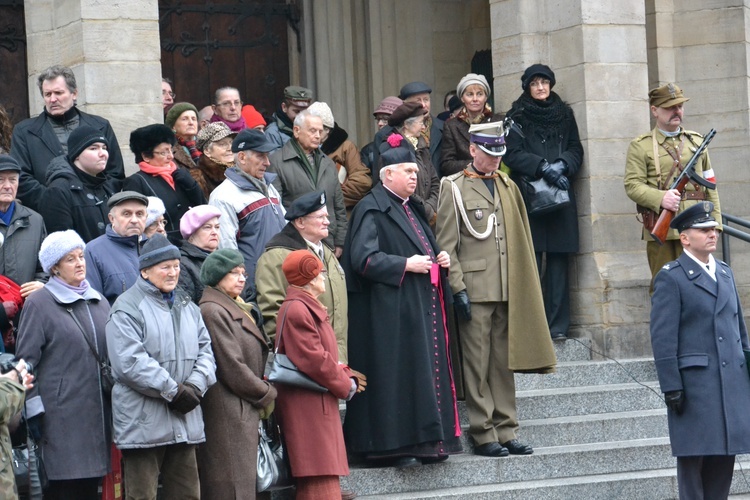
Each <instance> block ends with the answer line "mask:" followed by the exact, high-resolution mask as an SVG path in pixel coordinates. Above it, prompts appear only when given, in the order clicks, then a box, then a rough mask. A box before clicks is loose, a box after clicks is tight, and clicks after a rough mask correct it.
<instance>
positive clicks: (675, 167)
mask: <svg viewBox="0 0 750 500" xmlns="http://www.w3.org/2000/svg"><path fill="white" fill-rule="evenodd" d="M649 97H650V100H649V102H650V104H651V106H657V107H662V108H669V107H671V106H675V105H677V104H681V103H683V102H685V101H687V100H688V98H686V97H684V96H683V93H682V90H680V88H679V87H678V86H677V85H674V84H671V83H670V84H668V85H664V86H662V87H659V88H657V89H654V90H652V91H651V92H649ZM701 142H703V137H702V136H701V135H700V134H699V133H697V132H692V131H689V130H684V129H683V128H680V130H679V133H678V134H676V135H674V136H672V137H668V136H666V135H665V134H664V133H663V132H662V131H661V130H659V129H658V128H656V127H654V129H653V130H652V131H651V132H649V133H648V134H643V135H641V136H638V137H636V138H635V139H634V140H633V141H631V143H630V147H629V149H628V155H627V163H626V165H625V192H626V193H627V195H628V197H629V198H630V199H631V200H633V201H634V202H635V203H636V204H637V205H638V207H639V208H638V211H639V213H641V217H645V218H648V217H649V216H653V214H656V215H658V214H659V212H660V211H661V201H662V198H663V197H664V193H665V191H667V190H668V189H669V186H671V185H672V183H673V182H674V180H675V178H677V176H679V175H680V172H681V171H682V169H683V167H684V166H685V165H687V164H688V162H689V161H690V159H691V158H692V156H693V152H694V151H695V150H696V149H697V148H698V146H700V144H701ZM654 158H658V159H659V161H658V162H656V161H654ZM695 170H696V172H698V173H699V174H702V175H703V177H704V178H705V179H708V180H711V181H714V173H713V169H712V168H711V161H710V160H709V158H708V151H706V152H705V153H704V154H703V157H702V158H700V159H699V160H698V162H697V165H696V167H695ZM701 200H708V201H710V202H712V203H713V204H714V212H713V216H714V217H715V218H716V220H718V221H721V214H720V206H719V194H718V192H717V191H716V190H715V189H707V188H705V187H702V186H697V185H696V184H694V183H692V182H689V183H688V185H687V187H686V188H685V194H684V195H683V197H682V201H681V202H680V210H679V212H682V211H683V210H685V209H686V208H688V207H691V206H693V205H695V204H696V203H697V202H698V201H701ZM648 211H651V214H649V212H648ZM679 212H678V213H679ZM655 221H656V218H654V222H655ZM642 238H643V239H644V240H647V242H648V243H647V246H646V253H647V255H648V261H649V267H650V268H651V276H652V277H655V276H656V273H658V272H659V270H660V269H661V268H662V266H663V265H664V264H666V263H667V262H669V261H671V260H674V259H676V258H677V257H678V256H679V255H680V254H681V253H682V246H681V245H680V242H679V233H678V232H677V231H675V230H674V229H671V230H670V231H669V233H668V234H667V241H666V242H665V243H664V245H659V243H657V242H655V241H653V240H652V238H651V235H650V234H649V231H647V230H646V229H645V228H644V230H643V235H642Z"/></svg>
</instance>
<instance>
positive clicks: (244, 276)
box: [229, 271, 247, 280]
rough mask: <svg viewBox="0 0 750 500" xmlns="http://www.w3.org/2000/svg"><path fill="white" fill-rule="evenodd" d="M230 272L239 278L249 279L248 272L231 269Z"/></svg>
mask: <svg viewBox="0 0 750 500" xmlns="http://www.w3.org/2000/svg"><path fill="white" fill-rule="evenodd" d="M229 274H231V275H232V276H234V277H235V278H237V279H238V280H247V273H244V272H242V271H229Z"/></svg>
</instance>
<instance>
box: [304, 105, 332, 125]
mask: <svg viewBox="0 0 750 500" xmlns="http://www.w3.org/2000/svg"><path fill="white" fill-rule="evenodd" d="M307 111H309V112H310V114H311V115H313V116H317V117H319V118H320V119H321V120H323V125H325V126H326V127H328V128H333V126H334V119H333V111H331V108H330V107H328V104H326V103H324V102H319V101H316V102H314V103H312V104H310V107H309V108H307Z"/></svg>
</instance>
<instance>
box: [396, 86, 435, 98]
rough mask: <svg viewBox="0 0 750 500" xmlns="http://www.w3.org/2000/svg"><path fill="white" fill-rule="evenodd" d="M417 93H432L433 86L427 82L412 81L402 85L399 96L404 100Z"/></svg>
mask: <svg viewBox="0 0 750 500" xmlns="http://www.w3.org/2000/svg"><path fill="white" fill-rule="evenodd" d="M415 94H432V88H431V87H430V86H429V85H427V84H426V83H425V82H410V83H407V84H406V85H404V86H403V87H401V92H399V94H398V96H399V97H400V98H401V99H402V100H403V99H406V98H407V97H409V96H410V95H415Z"/></svg>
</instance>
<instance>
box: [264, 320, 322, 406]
mask: <svg viewBox="0 0 750 500" xmlns="http://www.w3.org/2000/svg"><path fill="white" fill-rule="evenodd" d="M285 319H286V311H284V316H282V318H281V326H280V327H279V328H277V329H276V333H277V334H278V338H277V339H276V349H274V352H273V361H272V362H271V370H270V371H269V372H268V376H267V378H268V380H269V381H270V382H273V383H274V384H286V385H293V386H296V387H301V388H303V389H308V390H310V391H315V392H328V389H326V388H325V387H323V386H322V385H320V384H319V383H317V382H316V381H314V380H313V379H311V378H310V377H308V376H307V375H305V374H304V373H303V372H301V371H300V369H299V368H297V365H295V364H294V362H292V360H291V359H289V358H288V357H287V356H286V354H279V353H278V350H279V345H281V331H282V330H283V329H284V320H285Z"/></svg>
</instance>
